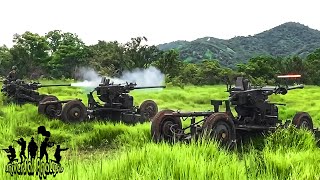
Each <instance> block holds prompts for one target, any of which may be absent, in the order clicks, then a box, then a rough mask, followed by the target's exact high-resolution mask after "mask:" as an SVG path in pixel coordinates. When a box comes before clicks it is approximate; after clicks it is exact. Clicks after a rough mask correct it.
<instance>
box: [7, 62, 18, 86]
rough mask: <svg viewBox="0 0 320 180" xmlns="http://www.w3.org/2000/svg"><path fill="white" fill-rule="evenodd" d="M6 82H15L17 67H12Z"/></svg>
mask: <svg viewBox="0 0 320 180" xmlns="http://www.w3.org/2000/svg"><path fill="white" fill-rule="evenodd" d="M7 80H8V81H9V82H11V81H15V80H17V67H16V66H12V69H11V71H10V72H9V74H8V76H7Z"/></svg>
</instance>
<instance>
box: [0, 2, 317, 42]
mask: <svg viewBox="0 0 320 180" xmlns="http://www.w3.org/2000/svg"><path fill="white" fill-rule="evenodd" d="M318 7H319V2H318V1H316V0H305V1H300V0H299V1H298V0H291V1H290V0H281V1H280V0H259V1H257V0H242V1H239V0H223V1H214V0H135V1H132V0H117V1H105V0H100V1H99V0H91V1H84V0H78V1H75V0H68V1H67V0H29V1H25V0H10V1H4V0H2V1H1V2H0V17H1V21H0V44H7V45H9V46H11V45H12V42H11V41H12V37H13V34H14V33H19V34H21V33H23V32H25V31H31V32H34V33H39V34H44V33H46V32H48V31H50V30H54V29H60V30H62V31H65V32H72V33H76V34H78V35H79V36H80V38H82V39H83V40H84V42H85V43H87V44H94V43H96V42H97V41H98V40H106V41H111V40H118V41H120V42H126V41H129V40H130V38H131V37H136V36H146V37H147V38H148V39H149V44H158V43H164V42H169V41H174V40H193V39H196V38H199V37H204V36H213V37H217V38H222V39H228V38H232V37H234V36H238V35H242V36H247V35H254V34H256V33H259V32H261V31H264V30H267V29H270V28H272V27H274V26H277V25H280V24H282V23H284V22H288V21H294V22H300V23H302V24H305V25H308V26H309V27H311V28H314V29H320V24H319V23H318V17H320V11H318V9H317V8H318Z"/></svg>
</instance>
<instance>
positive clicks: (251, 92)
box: [151, 77, 318, 147]
mask: <svg viewBox="0 0 320 180" xmlns="http://www.w3.org/2000/svg"><path fill="white" fill-rule="evenodd" d="M227 87H228V89H227V91H228V92H229V94H230V95H229V98H228V100H211V105H213V110H212V111H207V112H174V111H172V110H163V111H160V112H159V113H157V114H156V115H155V117H154V118H153V119H152V124H151V135H152V138H153V140H154V141H156V142H158V141H162V140H164V141H176V140H181V141H183V140H187V141H188V140H190V139H191V138H192V137H195V139H197V138H199V137H202V136H203V135H206V136H208V135H209V137H210V138H214V139H216V140H218V141H219V142H220V143H221V144H223V145H225V146H227V147H233V146H234V145H235V144H236V142H237V140H239V139H241V138H242V137H243V135H246V134H252V133H259V134H261V133H268V132H273V131H275V130H276V129H277V128H283V127H287V126H288V125H289V124H290V123H292V124H293V125H294V126H296V127H297V128H306V129H309V130H311V131H313V132H315V133H318V129H314V128H313V122H312V118H311V116H310V115H309V114H308V113H307V112H297V113H296V114H295V116H294V117H293V120H292V121H290V120H287V121H285V123H283V122H282V121H281V120H279V117H278V107H277V106H278V105H285V104H280V103H272V102H269V101H268V97H269V96H270V95H272V94H282V95H285V94H287V92H288V91H289V90H293V89H302V88H304V86H303V85H296V86H288V85H285V86H281V85H278V86H273V87H272V86H270V87H267V86H266V87H251V86H250V83H249V81H248V80H247V79H243V77H238V78H237V80H236V83H235V86H234V87H231V85H230V86H228V85H227ZM223 102H224V104H225V111H224V112H221V111H219V108H220V106H221V105H222V104H223ZM231 106H232V107H234V110H235V112H236V113H237V116H234V115H233V113H232V110H231ZM197 117H203V119H201V120H199V121H197V122H196V118H197ZM181 118H182V119H183V120H186V119H190V122H191V123H190V125H189V126H187V127H185V128H183V127H182V122H181Z"/></svg>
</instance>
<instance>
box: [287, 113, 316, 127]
mask: <svg viewBox="0 0 320 180" xmlns="http://www.w3.org/2000/svg"><path fill="white" fill-rule="evenodd" d="M292 124H293V125H295V127H296V128H298V129H300V128H302V129H307V130H313V122H312V118H311V116H310V115H309V114H308V113H306V112H298V113H296V115H295V116H294V117H293V120H292Z"/></svg>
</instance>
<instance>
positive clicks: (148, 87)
mask: <svg viewBox="0 0 320 180" xmlns="http://www.w3.org/2000/svg"><path fill="white" fill-rule="evenodd" d="M150 88H166V86H141V87H135V88H134V89H150Z"/></svg>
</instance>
